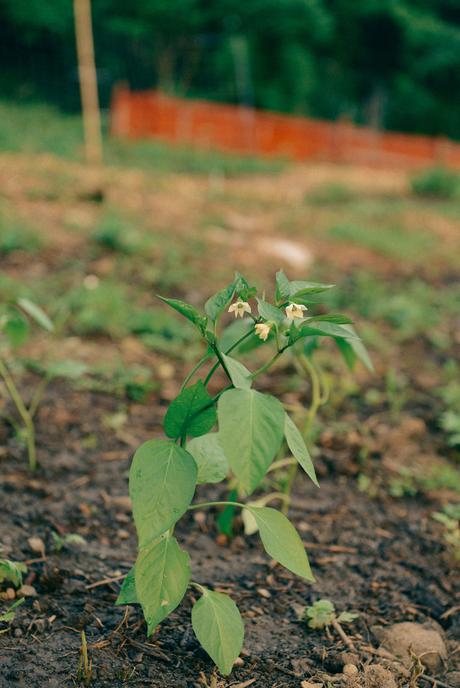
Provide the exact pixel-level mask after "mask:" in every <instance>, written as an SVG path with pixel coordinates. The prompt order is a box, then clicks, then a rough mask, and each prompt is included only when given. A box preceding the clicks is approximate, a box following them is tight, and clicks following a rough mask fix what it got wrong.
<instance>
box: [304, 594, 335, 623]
mask: <svg viewBox="0 0 460 688" xmlns="http://www.w3.org/2000/svg"><path fill="white" fill-rule="evenodd" d="M305 618H306V619H307V621H308V626H309V627H310V628H324V627H325V626H329V625H330V624H331V623H332V622H333V621H334V619H335V618H336V617H335V607H334V605H333V604H332V602H331V601H330V600H316V602H314V603H313V604H312V605H311V607H307V608H306V610H305Z"/></svg>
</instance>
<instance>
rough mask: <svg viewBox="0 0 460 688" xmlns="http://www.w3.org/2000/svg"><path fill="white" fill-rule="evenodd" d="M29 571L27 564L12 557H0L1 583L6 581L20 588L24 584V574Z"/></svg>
mask: <svg viewBox="0 0 460 688" xmlns="http://www.w3.org/2000/svg"><path fill="white" fill-rule="evenodd" d="M26 572H27V566H26V565H25V564H23V563H22V562H20V561H11V560H10V559H0V583H3V582H4V581H6V582H7V583H11V584H12V585H13V587H15V588H20V587H21V585H22V574H23V573H26Z"/></svg>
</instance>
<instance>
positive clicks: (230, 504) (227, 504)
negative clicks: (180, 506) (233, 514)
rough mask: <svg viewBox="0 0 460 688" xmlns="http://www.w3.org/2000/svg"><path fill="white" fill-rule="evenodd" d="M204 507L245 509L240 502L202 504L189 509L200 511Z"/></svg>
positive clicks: (193, 505)
mask: <svg viewBox="0 0 460 688" xmlns="http://www.w3.org/2000/svg"><path fill="white" fill-rule="evenodd" d="M205 506H239V507H240V508H241V509H244V508H245V504H241V503H240V502H202V503H201V504H192V505H191V506H189V510H190V509H202V508H203V507H205Z"/></svg>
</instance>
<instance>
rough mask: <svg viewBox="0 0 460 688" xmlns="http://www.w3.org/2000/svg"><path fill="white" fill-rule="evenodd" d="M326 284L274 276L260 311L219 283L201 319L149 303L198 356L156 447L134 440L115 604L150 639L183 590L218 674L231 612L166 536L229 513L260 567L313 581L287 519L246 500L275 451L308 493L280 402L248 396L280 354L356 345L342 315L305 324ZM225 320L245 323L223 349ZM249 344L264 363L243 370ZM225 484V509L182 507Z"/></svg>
mask: <svg viewBox="0 0 460 688" xmlns="http://www.w3.org/2000/svg"><path fill="white" fill-rule="evenodd" d="M332 286H333V285H330V284H318V283H313V282H306V281H290V280H288V278H287V277H286V275H285V274H284V273H283V272H282V271H280V272H278V273H277V275H276V282H275V294H274V298H273V300H271V301H270V300H268V299H266V298H265V295H261V296H258V295H257V290H256V289H255V288H254V287H252V286H250V285H249V283H248V282H247V281H246V280H245V279H244V277H242V276H241V275H239V274H237V275H236V276H235V279H234V281H233V282H232V283H231V284H230V285H228V286H227V287H226V288H225V289H222V290H221V291H219V292H218V293H217V294H214V296H212V297H211V298H210V299H209V300H208V301H207V302H206V304H205V306H204V313H201V312H200V311H199V310H197V309H196V308H195V307H194V306H192V305H190V304H188V303H185V302H183V301H179V300H177V299H169V298H164V297H160V298H161V299H162V301H164V302H165V303H166V304H168V305H169V306H170V307H171V308H173V309H175V310H176V311H178V312H179V313H180V314H181V315H183V316H184V317H185V318H187V319H188V320H189V321H190V322H192V323H193V325H194V326H195V327H196V328H197V330H198V332H199V334H200V335H201V337H202V338H203V341H204V344H205V346H206V352H205V354H204V355H203V356H202V358H201V359H200V360H199V361H198V362H197V364H196V365H195V366H194V368H193V369H192V370H191V372H190V373H189V374H188V375H187V377H186V379H185V381H184V383H183V385H182V388H181V390H180V393H179V395H178V396H177V397H176V398H175V399H174V400H173V401H172V403H171V404H170V406H169V408H168V410H167V412H166V415H165V417H164V433H165V435H166V438H165V439H153V440H149V441H147V442H145V443H144V444H143V445H142V446H141V447H139V449H138V450H137V451H136V453H135V455H134V458H133V461H132V465H131V469H130V475H129V492H130V496H131V501H132V510H133V517H134V522H135V525H136V529H137V536H138V556H137V560H136V562H135V565H134V566H133V568H132V569H131V571H130V572H129V573H128V575H127V577H126V578H125V580H124V583H123V586H122V589H121V591H120V595H119V597H118V600H117V604H134V603H139V604H140V605H141V606H142V609H143V612H144V616H145V619H146V622H147V633H148V635H150V634H152V633H153V631H154V630H155V628H156V627H157V625H158V624H159V623H161V621H163V619H165V618H166V617H167V616H168V615H169V614H170V613H171V612H172V611H173V610H174V609H175V608H176V607H177V606H178V605H179V604H180V602H181V600H182V599H183V597H184V595H185V593H186V591H187V589H188V588H189V587H191V588H192V589H193V590H194V591H195V593H197V595H199V599H198V601H196V602H195V603H194V606H193V609H192V626H193V630H194V632H195V635H196V636H197V638H198V640H199V642H200V643H201V645H202V647H203V648H204V650H205V651H206V652H207V653H208V654H209V655H210V657H211V658H212V659H213V661H214V662H215V663H216V664H217V666H218V668H219V670H220V671H221V673H222V674H225V675H226V674H229V673H230V671H231V669H232V666H233V663H234V661H235V660H236V658H237V657H238V655H239V653H240V651H241V648H242V645H243V635H244V629H243V622H242V619H241V616H240V613H239V611H238V609H237V607H236V605H235V603H234V602H233V600H232V599H231V598H230V597H229V596H228V595H226V594H223V593H221V592H217V591H214V590H211V589H209V588H208V587H206V586H204V585H203V584H202V582H199V581H195V580H193V579H192V576H191V567H190V557H189V555H188V553H187V552H186V551H184V550H183V549H182V548H181V546H180V545H179V543H178V541H177V539H176V537H175V536H174V529H175V526H176V524H177V522H178V521H179V519H180V518H182V517H183V516H184V515H185V514H186V512H187V511H188V510H193V509H203V508H206V507H214V506H225V507H228V506H231V507H233V508H236V509H241V510H243V512H244V513H246V515H247V516H248V515H249V516H250V519H251V521H252V522H253V523H254V524H255V528H254V529H253V532H254V531H256V530H258V531H259V534H260V538H261V541H262V544H263V546H264V548H265V550H266V552H267V554H268V555H269V556H270V557H271V558H272V559H274V560H275V561H277V562H278V563H279V564H281V565H283V566H284V567H286V568H287V569H289V570H290V571H292V572H293V573H294V574H296V575H298V576H300V577H302V578H304V579H305V580H307V581H313V580H314V578H313V574H312V571H311V568H310V565H309V562H308V558H307V554H306V552H305V549H304V546H303V544H302V540H301V538H300V536H299V534H298V533H297V531H296V529H295V528H294V526H293V525H292V524H291V523H290V521H289V520H288V519H287V517H286V516H285V515H284V514H283V513H281V512H280V511H278V510H276V509H274V508H272V507H268V506H266V504H267V503H268V501H269V499H267V497H264V498H263V500H261V499H260V498H259V500H258V499H257V498H256V499H255V500H254V499H252V500H251V499H250V498H251V495H252V494H253V493H254V491H255V490H256V489H257V488H258V487H259V486H260V484H261V483H262V481H263V480H264V477H265V475H266V474H267V472H268V471H269V470H270V468H271V466H272V463H273V461H274V459H275V458H276V457H277V456H278V454H279V451H280V449H281V447H282V445H283V442H284V441H285V442H286V444H287V446H288V448H289V451H290V452H291V454H292V456H293V458H294V459H295V461H296V462H297V463H298V464H299V465H300V466H301V467H302V468H303V470H304V471H305V473H306V474H307V475H308V476H309V478H310V479H311V480H312V481H313V482H314V483H315V484H317V479H316V475H315V469H314V467H313V463H312V460H311V457H310V453H309V451H308V448H307V446H306V444H305V441H304V439H303V436H302V434H301V432H300V431H299V430H298V428H297V426H296V424H295V423H294V422H293V420H292V418H291V417H290V416H289V415H288V413H287V412H286V410H285V408H284V407H283V404H282V403H281V402H280V401H279V400H278V399H276V398H275V397H274V396H271V395H269V394H265V393H262V392H260V391H258V390H257V389H256V388H255V383H256V382H257V378H258V377H259V375H261V374H262V373H265V372H267V371H268V370H269V369H270V368H271V367H272V366H273V365H274V364H275V363H276V362H277V361H278V359H279V358H280V357H281V356H283V355H284V354H285V353H287V352H289V351H293V350H294V349H295V348H296V347H299V346H301V345H302V344H303V343H304V342H305V340H306V339H308V338H311V337H317V336H332V337H334V338H338V339H342V340H343V341H344V342H347V343H348V344H349V345H350V347H351V348H352V347H353V346H355V343H356V342H359V339H358V337H357V335H356V333H355V332H354V330H353V329H351V328H350V327H349V326H348V324H349V322H350V321H349V319H348V318H347V317H346V316H342V315H337V314H331V315H318V316H315V315H312V316H309V315H308V306H309V304H311V303H312V302H316V301H317V297H318V295H319V294H322V293H324V292H326V291H327V290H329V289H330V288H331V287H332ZM226 311H228V312H230V313H233V314H234V316H235V317H236V318H238V317H241V318H243V317H245V316H247V318H248V319H249V325H250V326H249V327H248V328H244V329H245V331H244V332H243V333H242V334H241V335H240V336H239V337H237V338H236V339H235V340H234V341H232V342H231V343H230V344H229V343H228V342H229V338H228V334H226V332H225V330H224V332H223V333H220V327H219V323H220V319H221V316H222V315H223V314H224V313H225V312H226ZM249 340H252V341H254V340H256V341H258V342H259V343H266V345H267V346H269V347H270V349H271V355H269V356H268V357H267V360H266V362H265V363H264V364H263V365H262V366H261V367H260V368H258V369H257V370H255V371H253V372H251V371H249V370H248V368H247V367H246V366H245V365H244V364H243V363H241V361H239V360H237V358H236V357H235V352H236V351H240V349H241V348H242V346H243V345H244V344H245V343H248V342H249ZM232 353H233V355H231V354H232ZM204 366H208V370H207V373H206V375H203V376H202V377H198V379H196V381H195V382H192V380H193V378H196V377H197V376H198V373H199V372H200V371H201V370H202V369H203V367H204ZM218 370H221V372H222V373H223V376H225V378H226V383H225V384H224V385H223V386H222V387H221V389H220V390H219V391H218V392H217V393H213V394H211V393H210V391H209V384H210V381H211V379H212V378H213V376H214V374H215V373H216V372H217V371H218ZM221 377H222V376H221ZM219 379H221V378H219ZM216 428H217V429H216ZM229 475H230V484H231V486H232V491H233V493H234V494H236V497H235V499H232V500H229V501H216V502H204V503H203V502H201V503H192V502H193V498H194V493H195V488H196V485H197V484H202V483H218V482H220V481H223V480H225V479H226V478H227V477H228V476H229ZM274 496H275V495H271V497H272V498H273V497H274Z"/></svg>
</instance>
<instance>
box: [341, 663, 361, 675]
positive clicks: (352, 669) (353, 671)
mask: <svg viewBox="0 0 460 688" xmlns="http://www.w3.org/2000/svg"><path fill="white" fill-rule="evenodd" d="M343 673H344V674H345V676H357V675H358V667H357V666H356V665H355V664H345V666H344V667H343Z"/></svg>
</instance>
